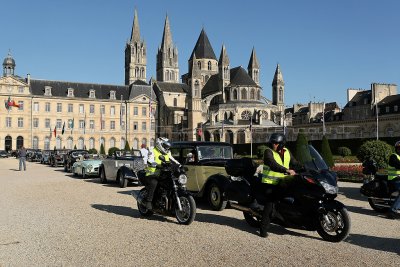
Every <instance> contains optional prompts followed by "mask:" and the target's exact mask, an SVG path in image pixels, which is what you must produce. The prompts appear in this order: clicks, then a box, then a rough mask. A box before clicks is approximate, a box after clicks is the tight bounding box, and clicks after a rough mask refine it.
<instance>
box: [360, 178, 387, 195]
mask: <svg viewBox="0 0 400 267" xmlns="http://www.w3.org/2000/svg"><path fill="white" fill-rule="evenodd" d="M360 192H361V194H363V195H364V196H367V197H385V196H387V195H388V194H389V192H388V187H387V185H386V182H385V181H382V180H372V181H370V182H368V183H366V184H364V185H363V186H361V189H360Z"/></svg>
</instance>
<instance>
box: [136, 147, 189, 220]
mask: <svg viewBox="0 0 400 267" xmlns="http://www.w3.org/2000/svg"><path fill="white" fill-rule="evenodd" d="M160 160H161V161H162V164H161V166H157V167H156V168H157V169H158V171H159V172H160V180H159V182H158V184H157V187H156V190H155V192H154V197H153V201H152V206H153V209H152V210H150V209H147V208H146V207H145V206H144V205H143V204H142V201H143V199H145V197H146V196H147V189H146V188H145V187H144V188H142V189H141V190H140V191H139V192H132V196H133V197H134V198H135V199H136V200H137V206H138V209H139V213H140V214H141V215H142V216H144V217H149V216H151V215H153V213H157V214H161V215H167V216H168V215H175V217H176V219H177V220H178V222H179V223H180V224H186V225H189V224H191V223H192V222H193V220H194V218H195V217H196V202H195V201H194V198H193V197H192V196H191V195H190V193H189V192H188V191H187V190H186V182H187V176H186V171H187V168H186V167H184V166H182V165H180V164H176V163H174V162H172V161H171V162H166V161H165V157H164V156H162V155H161V156H160ZM138 176H139V181H140V182H141V183H142V184H146V182H145V179H146V177H145V173H144V171H142V172H141V173H140V174H139V175H138Z"/></svg>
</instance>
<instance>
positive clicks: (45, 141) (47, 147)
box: [44, 137, 50, 150]
mask: <svg viewBox="0 0 400 267" xmlns="http://www.w3.org/2000/svg"><path fill="white" fill-rule="evenodd" d="M44 149H46V150H49V149H50V139H49V138H48V137H45V138H44Z"/></svg>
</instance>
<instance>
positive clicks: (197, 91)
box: [194, 80, 200, 96]
mask: <svg viewBox="0 0 400 267" xmlns="http://www.w3.org/2000/svg"><path fill="white" fill-rule="evenodd" d="M194 96H200V83H199V81H197V80H196V81H195V82H194Z"/></svg>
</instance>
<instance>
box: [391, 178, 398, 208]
mask: <svg viewBox="0 0 400 267" xmlns="http://www.w3.org/2000/svg"><path fill="white" fill-rule="evenodd" d="M390 183H392V186H393V188H394V189H395V190H396V191H397V192H399V195H398V196H397V197H396V199H395V201H394V203H393V205H392V210H400V178H399V177H397V178H395V179H393V180H392V181H390Z"/></svg>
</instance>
